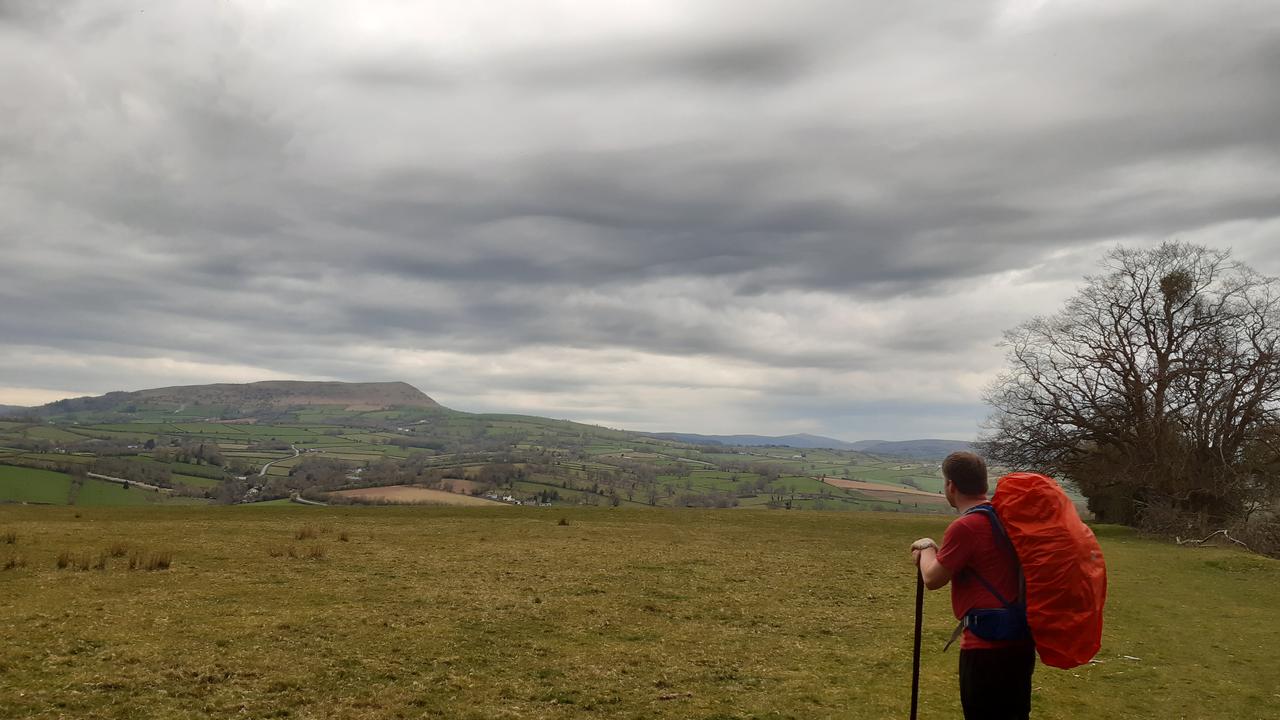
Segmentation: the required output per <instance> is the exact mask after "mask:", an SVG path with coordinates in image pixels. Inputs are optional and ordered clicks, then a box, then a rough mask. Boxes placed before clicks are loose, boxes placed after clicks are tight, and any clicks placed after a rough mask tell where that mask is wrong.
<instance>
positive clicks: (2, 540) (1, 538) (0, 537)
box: [0, 530, 18, 545]
mask: <svg viewBox="0 0 1280 720" xmlns="http://www.w3.org/2000/svg"><path fill="white" fill-rule="evenodd" d="M17 542H18V533H16V532H14V531H12V530H10V531H8V532H5V533H0V545H15V544H17Z"/></svg>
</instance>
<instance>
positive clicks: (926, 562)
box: [911, 538, 951, 590]
mask: <svg viewBox="0 0 1280 720" xmlns="http://www.w3.org/2000/svg"><path fill="white" fill-rule="evenodd" d="M925 540H928V538H922V539H920V540H917V541H916V543H915V544H914V545H912V546H911V554H912V556H914V558H915V561H916V565H918V566H919V567H920V577H922V578H924V586H925V587H927V588H929V589H930V590H937V589H938V588H942V587H946V585H947V583H949V582H951V571H950V570H948V569H947V568H946V566H944V565H943V564H942V563H940V562H938V546H937V544H936V543H934V542H933V541H932V540H928V542H925Z"/></svg>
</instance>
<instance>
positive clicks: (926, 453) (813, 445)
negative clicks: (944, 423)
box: [646, 432, 973, 460]
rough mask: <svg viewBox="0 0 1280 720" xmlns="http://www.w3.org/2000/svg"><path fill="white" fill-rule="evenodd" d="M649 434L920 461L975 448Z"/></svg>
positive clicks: (958, 443)
mask: <svg viewBox="0 0 1280 720" xmlns="http://www.w3.org/2000/svg"><path fill="white" fill-rule="evenodd" d="M646 434H647V435H649V436H650V437H656V438H660V439H663V440H674V441H676V442H684V443H689V444H691V445H725V446H734V445H736V446H739V447H765V446H771V445H776V446H782V447H793V448H800V449H820V448H826V449H832V450H856V451H858V452H865V453H871V454H873V455H890V456H893V457H901V458H913V459H918V460H933V459H939V460H940V459H942V458H944V457H946V456H947V455H949V454H951V453H953V452H956V451H959V450H972V449H973V443H969V442H965V441H963V440H940V439H936V438H929V439H923V440H896V441H889V440H859V441H857V442H847V441H845V440H837V439H835V438H829V437H823V436H821V435H809V434H807V433H800V434H796V435H781V436H768V435H699V434H696V433H674V432H667V433H646Z"/></svg>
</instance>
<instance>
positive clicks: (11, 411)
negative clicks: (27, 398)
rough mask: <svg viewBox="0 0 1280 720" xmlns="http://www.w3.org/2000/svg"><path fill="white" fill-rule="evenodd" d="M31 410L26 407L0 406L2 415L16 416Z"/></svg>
mask: <svg viewBox="0 0 1280 720" xmlns="http://www.w3.org/2000/svg"><path fill="white" fill-rule="evenodd" d="M30 409H31V408H29V407H26V406H25V405H0V415H15V414H17V413H20V412H23V411H25V410H30Z"/></svg>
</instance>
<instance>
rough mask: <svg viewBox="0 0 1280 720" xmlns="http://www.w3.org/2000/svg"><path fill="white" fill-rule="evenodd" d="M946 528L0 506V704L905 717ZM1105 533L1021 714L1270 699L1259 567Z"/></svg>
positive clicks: (941, 689) (948, 705)
mask: <svg viewBox="0 0 1280 720" xmlns="http://www.w3.org/2000/svg"><path fill="white" fill-rule="evenodd" d="M561 520H563V521H564V522H565V523H566V524H561V522H560V521H561ZM945 524H946V519H945V518H939V517H930V516H920V515H900V514H874V513H850V512H845V513H820V512H805V513H796V512H792V513H787V512H774V513H765V512H758V513H740V512H716V511H700V510H661V509H658V510H654V509H650V510H629V509H626V508H614V509H606V508H587V509H561V508H549V509H548V508H513V507H505V506H503V507H492V508H478V507H477V508H427V507H419V508H405V507H402V508H333V507H331V508H310V507H302V506H296V505H294V506H281V507H252V508H250V507H200V508H194V507H192V508H184V507H150V508H142V509H135V508H125V507H119V508H106V507H102V508H95V507H83V508H80V507H31V506H28V507H22V506H6V507H0V567H7V569H4V570H3V571H0V717H6V718H7V717H32V718H58V717H77V718H151V717H156V718H201V717H252V718H266V717H293V718H401V717H404V718H418V717H428V718H431V717H436V718H475V719H480V718H485V719H488V718H588V717H590V718H596V717H600V718H705V719H708V720H709V719H711V718H722V719H727V718H875V719H876V720H879V719H881V718H892V717H906V715H907V707H908V691H909V684H910V672H911V630H912V607H913V595H914V587H915V586H914V579H913V574H912V572H913V570H912V567H911V565H910V561H909V559H908V554H907V552H906V550H905V548H906V547H907V545H908V544H909V543H910V542H911V541H912V540H914V539H915V538H917V537H920V536H922V535H930V536H933V537H935V538H938V537H940V536H941V534H942V530H943V528H944V527H945ZM1099 534H1100V538H1101V541H1102V544H1103V548H1104V551H1105V552H1106V554H1107V559H1108V564H1109V568H1110V575H1111V586H1110V587H1111V593H1110V599H1109V615H1108V618H1107V628H1106V636H1105V644H1104V647H1103V649H1102V652H1101V653H1100V654H1099V656H1098V660H1099V662H1098V663H1097V664H1094V665H1090V666H1086V667H1082V668H1078V669H1076V670H1071V671H1061V670H1055V669H1051V668H1044V667H1039V668H1038V669H1037V671H1036V676H1035V682H1034V684H1035V694H1034V697H1035V704H1036V711H1035V714H1034V716H1035V717H1037V718H1041V719H1045V718H1063V719H1065V718H1275V717H1280V664H1278V663H1277V662H1276V658H1277V648H1280V603H1278V602H1277V601H1276V595H1275V593H1276V589H1277V588H1280V562H1276V561H1273V560H1268V559H1264V558H1259V557H1255V556H1251V555H1248V554H1246V553H1243V552H1240V551H1236V550H1231V549H1217V548H1203V549H1189V548H1178V547H1175V546H1171V545H1168V544H1165V543H1160V542H1156V541H1151V540H1144V539H1141V538H1139V537H1137V536H1135V535H1133V534H1132V533H1130V532H1128V531H1126V530H1121V529H1115V528H1102V529H1100V531H1099ZM164 561H167V565H168V567H167V569H161V568H163V567H164V565H165V564H166V562H164ZM59 565H65V567H63V568H61V569H59ZM131 565H132V566H133V569H130V566H131ZM80 568H87V569H80ZM149 568H150V569H149ZM952 625H953V621H952V620H951V617H950V611H949V603H948V598H947V595H946V594H945V592H943V593H932V594H930V595H929V597H928V599H927V603H926V620H925V639H924V648H925V654H924V663H923V668H922V676H923V692H922V707H921V714H920V717H921V718H923V719H925V720H927V719H929V718H954V717H958V716H959V712H958V703H957V700H956V681H955V663H956V656H955V651H954V650H952V652H951V653H950V654H947V655H944V654H942V652H941V647H942V644H943V643H944V642H945V640H946V638H947V636H948V635H949V633H950V630H951V627H952Z"/></svg>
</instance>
